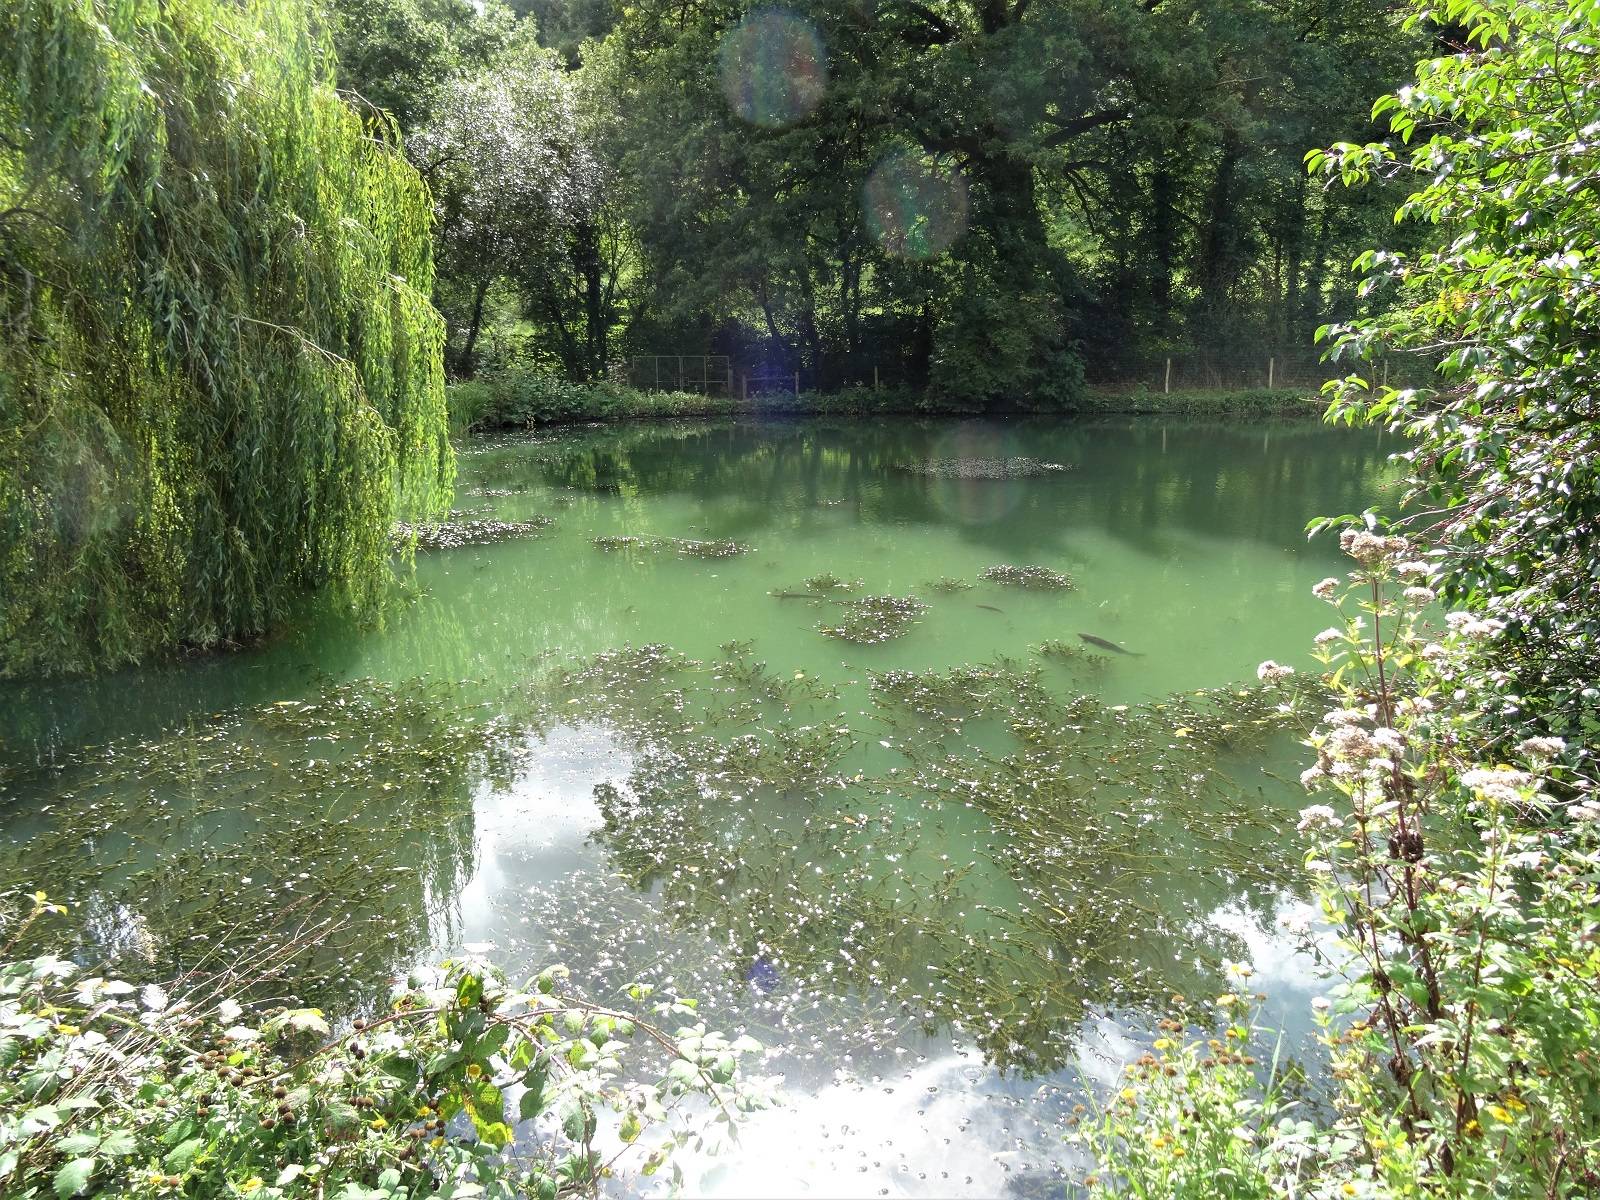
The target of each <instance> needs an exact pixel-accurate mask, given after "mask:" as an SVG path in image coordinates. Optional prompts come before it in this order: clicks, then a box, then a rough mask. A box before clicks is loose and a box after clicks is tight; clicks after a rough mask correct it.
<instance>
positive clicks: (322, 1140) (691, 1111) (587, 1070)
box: [0, 893, 764, 1200]
mask: <svg viewBox="0 0 1600 1200" xmlns="http://www.w3.org/2000/svg"><path fill="white" fill-rule="evenodd" d="M59 911H61V907H60V906H59V905H56V904H53V903H52V902H51V901H50V900H49V899H48V898H47V897H46V896H44V895H43V894H42V893H40V894H36V895H35V896H34V897H33V898H32V908H31V912H30V913H29V914H28V915H27V916H26V917H25V918H24V920H23V922H22V925H23V926H24V927H26V926H27V925H29V924H31V923H33V922H34V921H36V920H38V919H40V918H41V917H44V916H47V915H49V914H50V913H53V912H59ZM18 936H20V930H18V931H17V933H15V934H14V935H13V936H12V938H11V939H9V940H8V941H7V942H5V943H4V944H3V945H0V957H3V956H4V954H6V953H8V952H9V950H10V948H11V947H12V946H13V945H14V944H15V942H16V938H17V937H18ZM565 974H566V973H565V971H564V970H563V969H562V968H560V967H552V968H549V969H547V970H545V971H544V972H542V973H541V974H540V975H538V976H537V977H536V978H534V979H533V980H530V981H529V983H528V984H527V985H526V986H525V987H522V988H515V987H512V986H510V985H509V984H508V983H507V981H506V980H505V978H504V977H503V976H502V975H501V974H500V973H498V972H497V971H496V970H495V969H494V968H493V967H491V966H489V965H488V964H486V963H485V962H483V961H481V960H480V959H478V958H475V957H467V958H460V959H453V960H448V961H446V962H444V963H443V964H442V965H441V966H440V967H439V968H438V969H437V970H435V971H430V972H425V973H420V974H418V975H414V976H413V977H412V978H411V979H410V980H408V981H406V982H405V983H403V984H401V985H399V986H397V987H396V989H395V992H394V995H393V998H392V1002H391V1005H390V1007H389V1009H388V1011H387V1012H384V1013H381V1014H379V1015H376V1016H373V1017H371V1018H370V1019H367V1020H357V1021H355V1022H354V1023H353V1024H352V1025H351V1026H350V1027H348V1028H343V1029H339V1030H335V1029H334V1028H332V1027H331V1026H330V1024H329V1022H328V1020H327V1019H326V1018H325V1017H324V1015H323V1014H322V1013H321V1012H319V1011H318V1010H316V1009H306V1008H286V1007H283V1006H281V1005H279V1006H276V1007H273V1008H267V1009H263V1010H260V1011H252V1010H250V1009H247V1008H246V1007H245V1006H244V1005H242V1004H240V1003H239V1002H238V1001H237V1000H235V999H233V998H232V995H233V993H234V991H235V989H236V988H238V987H239V986H240V985H241V983H242V981H241V980H240V979H238V978H234V977H225V978H224V979H223V981H222V982H221V983H220V984H219V983H217V982H207V983H204V984H202V983H200V982H198V981H196V980H188V981H180V985H174V986H172V987H170V988H162V987H158V986H155V985H153V984H146V985H145V986H143V987H142V988H141V987H136V986H134V985H133V984H131V983H127V982H124V981H121V980H116V979H105V978H101V977H99V976H96V975H92V974H90V973H88V972H86V971H83V970H81V969H79V968H78V967H77V966H76V965H75V964H73V963H71V962H67V961H65V960H63V959H60V958H57V957H54V956H51V955H44V956H41V957H37V958H34V959H32V960H30V961H22V962H7V963H3V964H0V1064H3V1066H4V1072H3V1073H0V1190H3V1191H4V1193H5V1194H6V1195H7V1196H14V1197H19V1198H23V1197H32V1196H51V1195H54V1196H56V1197H59V1198H65V1197H71V1196H78V1195H120V1196H205V1197H212V1196H253V1197H257V1198H265V1197H296V1196H319V1197H320V1196H328V1197H338V1198H340V1200H383V1198H397V1197H413V1196H440V1197H469V1196H478V1197H512V1196H537V1197H542V1198H544V1200H553V1198H554V1197H555V1196H556V1195H558V1194H560V1195H573V1194H577V1195H591V1194H594V1193H596V1192H597V1191H598V1189H599V1188H600V1186H601V1184H602V1182H603V1181H604V1180H606V1179H608V1178H611V1177H613V1176H615V1175H617V1174H619V1173H621V1172H624V1171H628V1170H638V1171H639V1172H641V1173H642V1174H644V1175H653V1174H655V1173H656V1172H657V1171H659V1170H661V1169H662V1168H663V1166H665V1165H667V1164H669V1163H671V1156H672V1152H673V1151H674V1150H675V1149H678V1148H680V1147H683V1146H688V1145H695V1146H697V1147H699V1146H703V1145H705V1144H706V1138H707V1136H708V1135H709V1133H710V1131H711V1130H712V1129H714V1128H719V1127H720V1128H722V1129H725V1130H727V1131H729V1132H731V1130H732V1127H733V1124H734V1122H735V1119H736V1116H737V1114H738V1113H739V1112H740V1111H742V1110H745V1109H748V1108H751V1107H753V1106H755V1105H758V1104H760V1103H763V1102H764V1101H763V1096H762V1094H761V1092H760V1090H759V1089H758V1088H757V1087H756V1086H754V1085H753V1084H752V1083H750V1082H749V1081H748V1080H746V1079H744V1078H742V1077H741V1076H740V1074H739V1059H740V1058H741V1057H743V1056H746V1055H749V1054H751V1053H753V1052H755V1051H757V1050H758V1049H759V1046H758V1045H757V1044H756V1043H755V1042H754V1041H753V1040H751V1039H750V1038H747V1037H740V1038H737V1039H734V1040H731V1041H730V1040H729V1039H727V1038H725V1037H723V1036H722V1035H720V1034H718V1033H715V1032H711V1031H708V1030H707V1029H706V1028H705V1026H704V1025H703V1024H701V1023H700V1022H699V1021H698V1019H697V1016H696V1012H695V1004H694V1002H693V1001H692V1000H670V1001H663V1002H653V1012H654V1013H655V1015H656V1017H657V1018H658V1019H668V1020H671V1021H673V1022H674V1023H675V1024H676V1026H677V1027H676V1029H675V1030H674V1032H672V1033H671V1034H668V1033H667V1032H666V1031H665V1030H663V1029H662V1028H660V1027H658V1026H657V1025H655V1024H652V1023H651V1022H649V1021H645V1020H642V1019H640V1018H638V1017H636V1016H633V1015H630V1014H628V1013H624V1012H619V1011H616V1010H613V1009H609V1008H605V1007H602V1006H599V1005H595V1004H591V1003H589V1002H587V1001H585V1000H582V999H580V998H578V997H575V996H571V995H566V994H564V993H563V990H562V980H563V979H564V978H565ZM632 995H633V997H634V999H635V1000H638V1001H646V1000H648V997H649V991H648V989H647V988H645V987H635V988H634V989H633V991H632ZM633 1042H642V1043H643V1044H644V1046H645V1047H649V1048H652V1049H653V1050H654V1051H656V1052H657V1056H656V1057H657V1058H658V1060H659V1063H660V1065H661V1074H660V1077H659V1079H657V1080H656V1081H655V1082H653V1083H652V1082H638V1081H637V1080H638V1079H640V1078H642V1073H641V1072H639V1071H638V1070H633V1071H630V1072H629V1073H628V1078H627V1079H626V1080H625V1079H624V1077H623V1072H624V1055H630V1054H636V1053H637V1050H636V1049H634V1048H632V1047H631V1046H630V1043H633ZM687 1097H696V1098H698V1100H699V1103H697V1104H695V1105H685V1104H684V1103H683V1101H684V1100H685V1098H687ZM608 1114H609V1115H608ZM513 1143H515V1144H514V1145H513ZM670 1169H671V1171H672V1172H673V1173H674V1175H675V1177H677V1178H680V1179H681V1172H680V1168H679V1167H678V1165H677V1164H675V1163H674V1164H671V1167H670Z"/></svg>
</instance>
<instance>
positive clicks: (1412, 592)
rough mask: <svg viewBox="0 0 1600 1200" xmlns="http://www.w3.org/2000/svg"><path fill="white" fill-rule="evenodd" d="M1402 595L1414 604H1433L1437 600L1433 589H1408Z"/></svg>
mask: <svg viewBox="0 0 1600 1200" xmlns="http://www.w3.org/2000/svg"><path fill="white" fill-rule="evenodd" d="M1400 594H1401V595H1402V596H1404V597H1405V598H1406V599H1407V600H1410V601H1411V602H1412V603H1413V604H1432V603H1433V602H1434V600H1435V599H1436V597H1435V595H1434V591H1433V589H1432V588H1425V587H1408V588H1407V589H1406V590H1405V591H1404V592H1402V593H1400Z"/></svg>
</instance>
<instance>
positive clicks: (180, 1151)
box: [161, 1137, 206, 1175]
mask: <svg viewBox="0 0 1600 1200" xmlns="http://www.w3.org/2000/svg"><path fill="white" fill-rule="evenodd" d="M205 1144H206V1143H205V1139H204V1138H197V1137H192V1138H189V1139H187V1140H186V1141H182V1142H179V1143H178V1144H177V1145H176V1146H174V1147H173V1148H172V1149H171V1150H169V1151H167V1154H166V1157H164V1158H163V1159H162V1160H161V1165H162V1166H164V1167H166V1168H167V1170H168V1171H169V1172H170V1173H172V1174H173V1175H182V1174H183V1173H184V1172H185V1171H187V1170H188V1169H189V1168H190V1167H191V1166H193V1165H194V1160H195V1156H196V1155H197V1154H199V1153H200V1147H202V1146H204V1145H205Z"/></svg>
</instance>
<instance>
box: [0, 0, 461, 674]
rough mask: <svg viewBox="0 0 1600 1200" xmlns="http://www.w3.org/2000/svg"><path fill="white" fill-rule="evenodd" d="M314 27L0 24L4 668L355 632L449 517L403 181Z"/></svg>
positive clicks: (290, 23)
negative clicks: (280, 629) (333, 602)
mask: <svg viewBox="0 0 1600 1200" xmlns="http://www.w3.org/2000/svg"><path fill="white" fill-rule="evenodd" d="M307 10H308V6H307V5H305V4H304V3H303V2H302V0H7V3H6V4H5V5H3V6H0V674H21V673H29V672H37V671H50V670H79V669H89V668H93V667H98V666H111V665H116V664H120V663H127V662H131V661H134V660H136V659H138V658H139V657H140V656H141V655H142V654H145V653H147V652H149V651H150V650H152V649H155V648H158V647H162V646H171V645H177V644H186V645H199V646H207V645H215V644H218V643H222V642H227V641H237V640H242V639H246V638H249V637H252V636H256V635H259V634H260V633H262V632H264V631H265V630H267V629H269V628H271V627H272V626H273V625H274V624H275V623H277V622H279V621H280V620H282V619H283V618H284V617H285V616H286V615H287V610H288V608H289V606H290V604H291V603H292V602H293V599H294V598H295V597H296V596H297V595H299V594H302V593H304V592H305V591H306V590H307V589H309V588H314V587H331V588H333V589H335V590H336V591H337V593H338V594H339V595H340V596H341V597H342V598H344V599H345V600H347V601H348V602H349V603H351V604H352V605H354V606H355V607H357V608H358V609H361V610H365V611H368V612H370V611H372V610H373V608H374V606H375V605H376V604H377V603H378V601H379V599H380V597H381V595H382V593H383V589H384V585H385V583H386V582H387V580H388V577H389V555H390V541H389V530H390V524H391V522H392V521H393V520H394V519H396V518H397V517H400V516H416V515H428V514H430V513H435V512H437V511H439V510H440V509H441V508H442V507H443V504H444V503H445V501H446V499H447V494H448V491H449V486H450V483H451V479H452V476H453V471H454V465H453V458H452V455H451V451H450V447H449V443H448V441H447V437H446V430H447V424H446V415H445V407H444V390H443V378H442V365H441V364H442V360H441V350H442V345H443V329H442V326H441V323H440V320H439V317H438V314H437V313H435V312H434V310H433V308H432V306H431V304H430V303H429V300H428V295H429V292H430V290H431V287H432V277H433V263H432V251H431V247H430V241H429V238H430V227H429V220H430V217H429V201H428V196H427V193H426V189H425V188H424V186H423V184H422V182H421V180H420V179H419V177H418V176H417V174H416V172H415V171H414V170H413V169H412V168H411V167H410V166H409V165H408V164H407V163H406V161H405V159H404V157H403V156H402V155H401V154H400V153H399V150H398V147H397V145H396V144H395V138H394V136H393V135H392V133H390V132H389V131H388V130H385V129H378V130H377V131H376V132H374V125H375V124H376V123H375V122H363V120H362V119H361V117H360V116H358V115H357V114H356V113H355V112H354V111H353V110H352V109H351V108H350V107H349V106H348V105H347V104H346V103H345V102H344V101H342V100H340V99H339V97H338V96H337V95H336V94H335V93H334V90H333V84H332V79H333V75H332V67H333V60H332V55H331V53H330V51H329V50H328V48H327V45H326V43H325V42H324V41H323V39H322V36H321V34H320V33H319V31H318V30H317V28H316V27H315V25H314V23H313V21H312V18H311V17H310V16H309V15H308V11H307Z"/></svg>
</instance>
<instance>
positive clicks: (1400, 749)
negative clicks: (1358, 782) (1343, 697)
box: [1319, 709, 1406, 778]
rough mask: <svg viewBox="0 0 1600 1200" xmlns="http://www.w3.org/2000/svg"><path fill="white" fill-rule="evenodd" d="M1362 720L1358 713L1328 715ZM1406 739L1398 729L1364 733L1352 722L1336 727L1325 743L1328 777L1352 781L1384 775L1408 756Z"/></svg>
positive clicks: (1325, 761)
mask: <svg viewBox="0 0 1600 1200" xmlns="http://www.w3.org/2000/svg"><path fill="white" fill-rule="evenodd" d="M1328 715H1329V716H1330V717H1332V716H1337V717H1340V718H1348V717H1351V716H1354V717H1356V718H1357V719H1362V718H1363V717H1364V715H1365V714H1362V713H1360V712H1359V711H1358V710H1356V709H1335V710H1334V711H1333V712H1331V713H1329V714H1328ZM1405 747H1406V739H1405V735H1404V734H1402V733H1401V732H1400V731H1399V730H1397V729H1388V728H1385V727H1379V728H1377V729H1373V730H1367V729H1363V728H1362V727H1361V726H1360V725H1358V724H1355V723H1354V722H1353V721H1348V720H1344V721H1342V722H1341V723H1336V724H1334V725H1333V728H1332V729H1330V730H1329V731H1328V734H1327V736H1326V737H1324V738H1323V739H1322V743H1321V746H1320V747H1319V748H1320V750H1321V751H1322V758H1321V762H1322V767H1323V770H1325V771H1326V772H1327V773H1328V774H1329V775H1335V776H1340V777H1343V778H1349V777H1350V776H1353V775H1368V774H1382V773H1383V772H1384V771H1387V770H1389V769H1390V768H1391V767H1393V766H1394V764H1395V763H1397V762H1398V761H1399V760H1400V758H1401V756H1402V755H1403V754H1404V753H1405Z"/></svg>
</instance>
